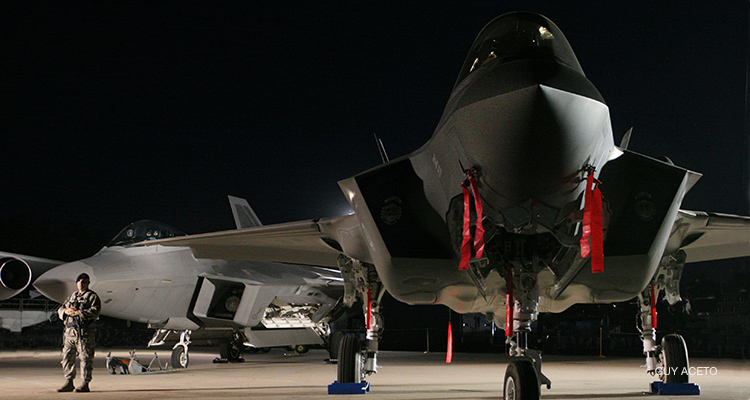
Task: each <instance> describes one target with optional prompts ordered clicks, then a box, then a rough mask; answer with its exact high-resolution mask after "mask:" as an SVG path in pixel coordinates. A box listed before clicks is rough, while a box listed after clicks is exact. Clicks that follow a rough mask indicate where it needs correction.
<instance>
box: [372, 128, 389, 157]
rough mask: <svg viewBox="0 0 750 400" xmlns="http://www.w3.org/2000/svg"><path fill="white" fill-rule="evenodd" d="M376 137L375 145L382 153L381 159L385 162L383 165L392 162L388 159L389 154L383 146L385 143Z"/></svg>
mask: <svg viewBox="0 0 750 400" xmlns="http://www.w3.org/2000/svg"><path fill="white" fill-rule="evenodd" d="M373 136H375V144H377V145H378V151H379V152H380V159H381V160H383V164H385V163H387V162H388V161H391V160H390V159H389V158H388V153H386V152H385V146H383V141H382V140H380V138H379V137H378V135H377V134H373Z"/></svg>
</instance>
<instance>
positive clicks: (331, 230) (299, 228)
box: [141, 215, 371, 267]
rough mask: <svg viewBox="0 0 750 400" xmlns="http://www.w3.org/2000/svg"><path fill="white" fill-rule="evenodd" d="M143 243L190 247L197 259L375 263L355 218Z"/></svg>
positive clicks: (349, 217)
mask: <svg viewBox="0 0 750 400" xmlns="http://www.w3.org/2000/svg"><path fill="white" fill-rule="evenodd" d="M141 244H142V245H145V246H153V245H157V244H158V245H162V246H175V247H189V248H190V249H191V250H192V252H193V255H195V257H196V258H209V259H224V260H251V261H272V262H282V263H293V264H305V265H317V266H327V267H337V263H336V260H337V258H338V256H339V255H340V254H342V253H346V254H347V255H350V256H352V257H354V258H357V259H359V260H362V261H370V262H371V257H370V255H369V251H368V250H367V244H366V242H365V240H364V234H363V233H362V228H361V227H360V225H359V221H358V220H357V217H356V216H355V215H345V216H341V217H333V218H323V219H319V220H308V221H299V222H289V223H283V224H277V225H264V226H259V227H254V228H247V229H239V230H230V231H221V232H213V233H205V234H199V235H189V236H183V237H177V238H171V239H163V240H153V241H147V242H142V243H141Z"/></svg>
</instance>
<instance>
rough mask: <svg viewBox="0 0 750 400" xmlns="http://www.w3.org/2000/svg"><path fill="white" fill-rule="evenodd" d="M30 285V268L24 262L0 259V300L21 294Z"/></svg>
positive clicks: (7, 258) (11, 258)
mask: <svg viewBox="0 0 750 400" xmlns="http://www.w3.org/2000/svg"><path fill="white" fill-rule="evenodd" d="M30 283H31V267H29V264H27V263H26V262H25V261H23V260H21V259H18V258H15V257H6V258H2V259H0V300H5V299H8V298H10V297H13V296H15V295H17V294H18V293H21V292H22V291H23V290H24V289H26V288H27V287H28V286H29V284H30Z"/></svg>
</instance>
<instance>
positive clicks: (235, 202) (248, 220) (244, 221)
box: [227, 196, 263, 229]
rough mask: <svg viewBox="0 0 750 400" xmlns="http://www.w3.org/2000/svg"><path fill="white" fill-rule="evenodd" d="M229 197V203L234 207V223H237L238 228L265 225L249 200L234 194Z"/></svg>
mask: <svg viewBox="0 0 750 400" xmlns="http://www.w3.org/2000/svg"><path fill="white" fill-rule="evenodd" d="M227 197H229V205H230V206H231V207H232V215H234V223H235V224H237V229H245V228H254V227H257V226H263V224H262V223H261V222H260V219H258V216H257V215H255V211H253V209H252V207H250V204H248V203H247V200H245V199H241V198H239V197H234V196H227Z"/></svg>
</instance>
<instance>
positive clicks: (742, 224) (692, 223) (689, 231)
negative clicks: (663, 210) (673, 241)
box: [680, 210, 750, 262]
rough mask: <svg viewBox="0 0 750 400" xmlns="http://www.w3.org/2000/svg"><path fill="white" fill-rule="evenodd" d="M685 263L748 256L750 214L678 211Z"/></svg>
mask: <svg viewBox="0 0 750 400" xmlns="http://www.w3.org/2000/svg"><path fill="white" fill-rule="evenodd" d="M680 219H681V223H680V225H681V226H684V227H685V229H686V232H685V234H684V238H683V239H682V244H681V245H680V248H681V249H682V250H684V251H685V254H686V255H687V262H698V261H709V260H721V259H725V258H735V257H748V256H750V217H744V216H739V215H730V214H719V213H707V212H702V211H687V210H680Z"/></svg>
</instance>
